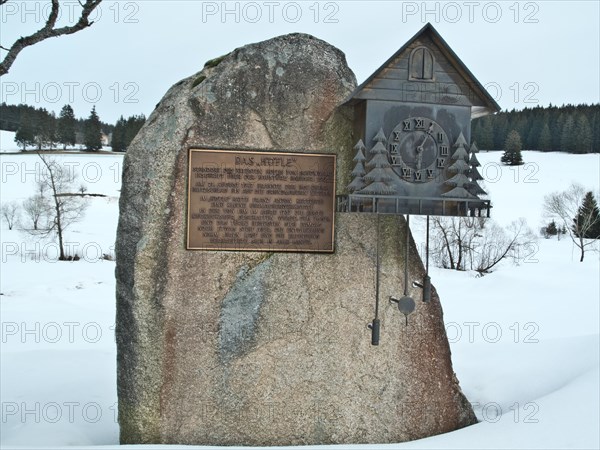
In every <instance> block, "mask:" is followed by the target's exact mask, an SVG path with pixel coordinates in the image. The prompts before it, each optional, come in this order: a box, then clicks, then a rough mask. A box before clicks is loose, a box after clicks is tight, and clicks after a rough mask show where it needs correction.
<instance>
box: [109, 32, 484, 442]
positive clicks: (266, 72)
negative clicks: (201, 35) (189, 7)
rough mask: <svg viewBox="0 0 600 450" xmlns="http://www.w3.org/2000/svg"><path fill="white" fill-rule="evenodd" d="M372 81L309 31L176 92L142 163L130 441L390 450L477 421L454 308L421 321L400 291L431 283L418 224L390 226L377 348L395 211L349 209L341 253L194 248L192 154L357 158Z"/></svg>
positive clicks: (127, 276)
mask: <svg viewBox="0 0 600 450" xmlns="http://www.w3.org/2000/svg"><path fill="white" fill-rule="evenodd" d="M355 85H356V80H355V77H354V74H353V73H352V71H351V70H350V69H349V68H348V66H347V64H346V61H345V57H344V55H343V53H342V52H340V51H339V50H338V49H336V48H334V47H332V46H331V45H329V44H327V43H325V42H323V41H321V40H318V39H315V38H313V37H311V36H308V35H303V34H292V35H286V36H282V37H277V38H274V39H271V40H269V41H265V42H261V43H258V44H252V45H248V46H246V47H243V48H240V49H237V50H235V51H233V52H232V53H230V54H229V55H227V56H225V57H224V58H222V59H219V60H213V61H209V63H207V65H206V66H205V68H204V69H203V70H202V71H201V72H199V73H197V74H195V75H193V76H191V77H189V78H187V79H185V80H183V81H180V82H179V83H177V84H176V85H174V86H173V87H172V88H171V89H170V90H169V91H168V92H167V94H166V95H165V96H164V98H163V99H162V100H161V101H160V103H159V104H158V105H157V107H156V109H155V111H154V112H153V113H152V115H151V116H150V117H149V119H148V121H147V123H146V124H145V126H144V127H143V128H142V130H141V131H140V133H139V134H138V136H137V137H136V138H135V140H134V142H133V143H132V144H131V146H130V148H129V150H128V152H127V154H126V156H125V162H124V169H123V187H122V193H121V200H120V219H119V227H118V236H117V249H116V254H117V268H116V277H117V331H116V332H117V349H118V395H119V424H120V427H121V442H122V443H165V444H174V443H178V444H204V445H253V446H257V445H295V444H329V443H339V444H350V443H388V442H399V441H407V440H411V439H418V438H422V437H425V436H430V435H434V434H439V433H444V432H448V431H451V430H455V429H457V428H461V427H464V426H467V425H469V424H472V423H474V422H475V420H476V419H475V416H474V414H473V411H472V409H471V406H470V405H469V403H468V402H467V400H466V399H465V397H464V396H463V394H462V392H461V390H460V388H459V385H458V381H457V380H456V377H455V376H454V373H453V370H452V364H451V360H450V350H449V346H448V341H447V337H446V333H445V330H444V323H443V320H442V309H441V306H440V303H439V299H438V297H437V294H436V293H435V291H434V295H433V297H434V298H433V300H432V302H430V303H423V302H421V301H420V298H421V292H420V290H419V289H416V288H413V287H412V286H411V287H410V293H411V295H412V296H413V298H415V299H417V302H416V303H417V307H416V311H415V313H413V315H412V316H410V318H409V325H408V327H407V326H406V325H405V322H404V316H402V315H401V314H400V313H399V312H398V309H397V308H396V306H395V305H393V304H390V303H389V302H388V301H387V299H388V297H389V296H390V295H395V296H401V295H402V291H403V289H404V286H403V270H404V265H405V264H406V263H408V264H409V270H410V280H420V279H422V277H423V272H424V270H423V264H422V262H421V260H420V258H419V256H418V253H417V251H416V247H415V245H414V243H413V242H412V240H411V246H410V249H409V252H410V257H409V261H405V258H404V244H403V243H404V241H405V233H406V232H407V230H406V223H405V221H404V219H403V218H402V217H382V218H381V221H380V229H381V233H380V239H379V243H380V248H381V299H382V302H381V308H380V317H381V320H382V330H381V345H379V346H377V347H375V346H371V343H370V338H371V336H370V331H369V330H368V329H367V324H368V323H369V322H370V321H371V320H372V319H373V314H374V298H375V255H376V245H377V239H376V237H377V233H376V227H377V219H376V217H375V216H374V215H370V214H356V213H348V214H340V213H338V214H337V215H336V227H335V235H336V237H335V245H336V250H335V253H333V254H307V253H305V254H297V253H296V254H288V253H259V252H218V251H187V250H186V249H185V248H186V243H185V239H186V213H187V211H186V208H187V172H188V149H189V148H190V147H192V146H193V147H216V148H248V149H259V150H267V151H268V150H273V151H275V150H278V151H282V150H283V151H295V152H318V153H336V154H337V155H338V167H337V174H338V175H337V176H338V190H340V189H343V187H344V186H346V185H347V183H348V181H349V178H348V174H349V172H350V171H351V167H352V157H353V156H354V151H353V145H354V143H355V141H356V138H355V136H353V135H352V120H353V117H352V111H351V110H349V109H346V108H345V107H342V106H340V105H341V104H342V103H343V101H344V99H345V98H347V96H348V95H349V94H350V93H351V92H352V90H353V89H354V88H355Z"/></svg>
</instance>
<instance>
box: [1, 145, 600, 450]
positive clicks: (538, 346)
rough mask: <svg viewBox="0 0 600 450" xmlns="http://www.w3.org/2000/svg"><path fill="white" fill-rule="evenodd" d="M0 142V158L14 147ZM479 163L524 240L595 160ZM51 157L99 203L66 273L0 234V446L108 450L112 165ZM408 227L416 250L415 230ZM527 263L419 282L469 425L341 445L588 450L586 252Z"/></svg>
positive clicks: (41, 248)
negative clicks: (430, 296) (446, 343)
mask: <svg viewBox="0 0 600 450" xmlns="http://www.w3.org/2000/svg"><path fill="white" fill-rule="evenodd" d="M5 138H6V135H5V134H3V135H2V140H1V141H0V144H1V145H2V146H4V148H5V150H6V146H8V147H9V148H8V150H16V146H15V144H14V143H12V140H11V142H10V143H8V142H7V141H6V139H5ZM479 156H480V157H479V159H480V161H481V163H482V164H483V167H482V170H481V172H482V174H483V175H484V176H485V177H486V178H487V180H488V181H487V183H486V186H487V188H488V190H489V191H490V193H491V196H492V200H493V203H494V209H493V216H494V218H495V220H497V221H498V222H499V223H501V224H503V225H505V224H508V223H510V222H511V221H513V220H515V219H517V218H519V217H525V218H526V219H527V222H528V224H529V225H530V226H531V228H533V229H534V230H537V229H538V228H539V227H540V226H541V225H542V224H543V223H544V222H546V221H545V220H543V219H542V216H541V204H542V199H543V196H544V195H545V194H547V193H549V192H552V191H557V190H563V189H566V188H567V186H568V185H569V183H570V182H571V181H572V180H573V181H575V180H577V181H578V182H580V183H581V184H583V185H584V186H586V187H588V188H589V189H590V190H594V191H596V192H597V191H598V190H599V187H600V155H567V154H562V153H550V154H543V153H539V152H525V153H524V159H525V161H526V163H527V164H526V165H525V166H521V167H520V168H518V169H514V170H513V169H511V168H507V167H503V166H500V165H499V164H498V163H497V161H498V160H499V158H500V154H499V153H485V152H483V153H481V154H480V155H479ZM56 158H60V161H61V162H62V163H63V164H65V165H69V166H70V167H73V169H74V170H75V171H76V172H77V173H79V175H80V181H82V182H84V183H85V184H86V186H87V191H88V192H89V193H100V194H105V195H106V196H107V197H94V198H91V199H90V206H89V208H88V210H87V213H86V216H85V218H84V220H83V221H81V222H80V223H78V224H76V225H74V226H73V227H72V229H70V230H69V231H68V233H67V241H68V242H69V243H70V245H71V247H70V248H71V249H73V252H77V253H78V254H79V255H80V256H82V257H83V259H82V260H81V261H79V262H56V261H55V255H56V246H55V245H54V244H52V243H49V242H42V243H36V241H35V240H34V239H32V238H31V237H28V236H26V235H24V234H23V233H22V232H19V231H16V230H12V231H9V230H8V229H7V227H6V224H5V223H4V222H3V223H2V228H1V231H2V235H1V245H2V261H1V266H0V267H1V271H2V272H1V274H2V277H1V280H0V292H1V293H2V295H1V296H0V302H1V303H0V306H1V310H0V311H1V314H2V316H1V324H2V330H1V339H2V341H1V353H0V358H1V361H0V362H1V373H0V375H1V378H0V383H1V384H0V395H1V414H2V419H1V423H0V427H1V428H0V431H1V438H0V439H1V440H0V442H1V444H2V448H10V447H19V446H21V447H27V448H32V447H35V446H40V447H46V446H55V447H60V448H64V447H68V446H77V448H82V446H87V445H89V446H107V447H102V448H115V447H116V444H118V424H117V421H116V402H117V394H116V376H115V371H116V364H115V343H114V336H113V333H114V326H113V323H114V314H115V299H114V283H115V281H114V262H112V261H107V260H104V259H101V258H100V256H101V255H102V254H108V255H111V254H112V251H113V245H114V239H115V231H116V224H117V216H118V196H119V189H120V175H121V167H122V156H120V155H92V156H90V155H77V154H68V155H57V156H56ZM0 164H1V167H2V174H1V176H2V183H1V189H2V190H1V201H2V202H5V201H11V200H15V201H22V200H23V199H25V198H27V197H28V196H29V195H31V194H32V193H33V190H34V181H35V177H36V173H37V170H39V169H38V168H39V164H38V160H37V156H35V155H33V154H30V155H23V154H16V155H7V154H1V155H0ZM36 164H38V168H36ZM412 225H414V234H415V239H416V240H417V241H419V240H421V242H422V240H423V236H422V229H423V220H422V219H417V218H416V219H415V220H414V221H413V223H412ZM526 256H527V257H526V258H525V259H524V260H523V261H522V262H521V263H520V265H518V266H513V265H511V264H503V265H502V266H501V267H500V268H499V269H498V270H497V271H496V272H494V273H492V274H490V275H487V276H485V277H482V278H478V277H476V276H475V274H473V273H469V272H460V273H459V272H453V271H447V270H441V269H432V271H431V272H432V274H431V275H432V279H433V282H434V284H435V286H436V287H437V289H438V291H439V293H440V296H441V299H442V304H443V307H444V320H445V323H446V329H447V332H448V336H449V339H450V342H451V347H452V357H453V362H454V368H455V371H456V373H457V375H458V378H459V380H460V381H461V385H462V388H463V390H464V392H465V394H466V395H467V397H468V399H469V400H470V401H471V402H472V403H473V405H474V407H475V410H476V413H477V415H478V417H479V419H480V420H481V422H480V423H479V424H477V425H474V426H471V427H468V428H466V429H462V430H459V431H456V432H453V433H448V434H444V435H440V436H435V437H432V438H428V439H423V440H420V441H413V442H408V443H403V444H393V445H361V446H344V448H357V449H404V448H495V449H497V448H528V449H529V448H578V449H579V448H596V449H597V448H599V447H600V429H599V423H600V416H599V410H600V400H599V398H600V390H599V384H600V372H599V365H600V362H599V339H600V338H599V317H600V309H599V303H600V286H599V285H600V278H599V273H600V264H599V253H588V254H587V255H586V258H585V261H584V262H583V263H580V262H579V255H578V251H577V249H574V248H573V245H572V244H571V242H570V240H569V239H568V238H565V239H562V240H560V241H558V240H556V238H554V239H551V240H546V239H543V238H541V239H540V240H539V241H538V242H537V243H536V244H535V246H533V247H532V249H531V251H530V254H528V255H526ZM124 448H128V447H124ZM131 448H139V447H133V446H132V447H131ZM153 448H173V447H168V446H155V447H153ZM192 448H193V447H192ZM205 448H206V447H205ZM311 448H312V449H316V448H319V449H323V448H330V447H327V446H319V447H311ZM338 448H341V447H338Z"/></svg>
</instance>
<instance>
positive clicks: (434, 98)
mask: <svg viewBox="0 0 600 450" xmlns="http://www.w3.org/2000/svg"><path fill="white" fill-rule="evenodd" d="M418 47H426V48H427V49H428V50H429V51H430V52H431V53H432V55H433V58H434V64H433V78H432V79H431V80H414V79H409V59H410V56H411V53H412V51H413V50H414V49H416V48H418ZM415 83H421V84H420V85H419V89H415ZM362 100H391V101H411V102H417V103H431V104H448V105H462V106H470V107H471V118H473V119H474V118H477V117H482V116H486V115H488V114H494V113H496V112H498V111H500V106H499V105H498V103H496V101H495V100H494V99H493V97H492V96H491V95H490V94H489V93H488V92H487V91H486V90H485V88H484V87H483V86H482V85H481V83H480V82H479V81H477V79H476V78H475V77H474V76H473V74H472V73H471V71H470V70H469V69H468V68H467V66H465V64H464V63H463V62H462V61H461V60H460V58H459V57H458V56H457V55H456V53H454V51H453V50H452V49H451V48H450V46H449V45H448V44H447V43H446V41H444V39H443V38H442V36H440V34H439V33H438V32H437V31H436V29H435V28H434V27H433V26H432V25H431V24H430V23H428V24H427V25H425V26H424V27H423V28H421V30H419V32H418V33H417V34H415V35H414V36H413V37H412V38H411V39H410V40H409V41H408V42H407V43H406V44H404V45H403V46H402V48H400V50H398V51H397V52H396V53H394V54H393V55H392V57H391V58H389V59H388V60H387V61H386V62H385V63H383V65H382V66H381V67H380V68H379V69H377V70H376V71H375V72H374V73H373V74H372V75H371V76H370V77H369V78H367V79H366V80H365V81H364V82H363V83H362V84H361V85H360V86H358V87H357V88H356V90H355V91H354V92H353V93H352V94H351V95H350V97H349V98H348V100H347V102H346V103H349V104H355V103H358V102H360V101H362Z"/></svg>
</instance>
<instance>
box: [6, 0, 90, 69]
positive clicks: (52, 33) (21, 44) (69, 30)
mask: <svg viewBox="0 0 600 450" xmlns="http://www.w3.org/2000/svg"><path fill="white" fill-rule="evenodd" d="M6 1H7V0H0V6H1V5H3V4H5V3H6ZM101 2H102V0H86V2H85V3H84V4H83V5H81V6H82V11H81V17H80V18H79V20H78V21H77V23H75V24H74V25H70V26H66V27H61V28H55V25H56V20H57V18H58V13H59V10H60V3H59V1H58V0H52V10H51V11H50V15H49V16H48V20H47V21H46V24H45V25H44V27H43V28H41V29H40V30H38V31H36V32H35V33H33V34H31V35H29V36H26V37H20V38H19V39H17V40H16V41H15V42H14V43H13V45H12V46H11V47H10V50H8V53H7V54H6V56H5V57H4V60H3V61H2V63H0V77H1V76H2V75H6V74H7V73H8V71H9V69H10V68H11V66H12V65H13V63H14V62H15V59H16V58H17V56H18V54H19V53H20V52H21V51H22V50H23V49H25V48H27V47H30V46H32V45H35V44H37V43H39V42H42V41H44V40H46V39H49V38H52V37H58V36H64V35H67V34H73V33H76V32H78V31H80V30H83V29H84V28H87V27H89V26H91V25H92V24H93V23H94V22H90V21H89V17H90V14H91V13H92V12H93V11H94V9H96V8H97V7H98V5H100V3H101ZM80 4H81V2H80Z"/></svg>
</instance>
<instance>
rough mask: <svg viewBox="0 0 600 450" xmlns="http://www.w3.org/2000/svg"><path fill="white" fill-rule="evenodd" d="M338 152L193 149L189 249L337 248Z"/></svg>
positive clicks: (310, 249) (189, 186) (326, 249)
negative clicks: (335, 224)
mask: <svg viewBox="0 0 600 450" xmlns="http://www.w3.org/2000/svg"><path fill="white" fill-rule="evenodd" d="M335 165H336V157H335V155H327V154H312V153H275V152H258V151H233V150H209V149H190V154H189V185H188V239H187V248H188V250H236V251H286V252H333V242H334V241H333V229H334V207H335Z"/></svg>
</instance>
